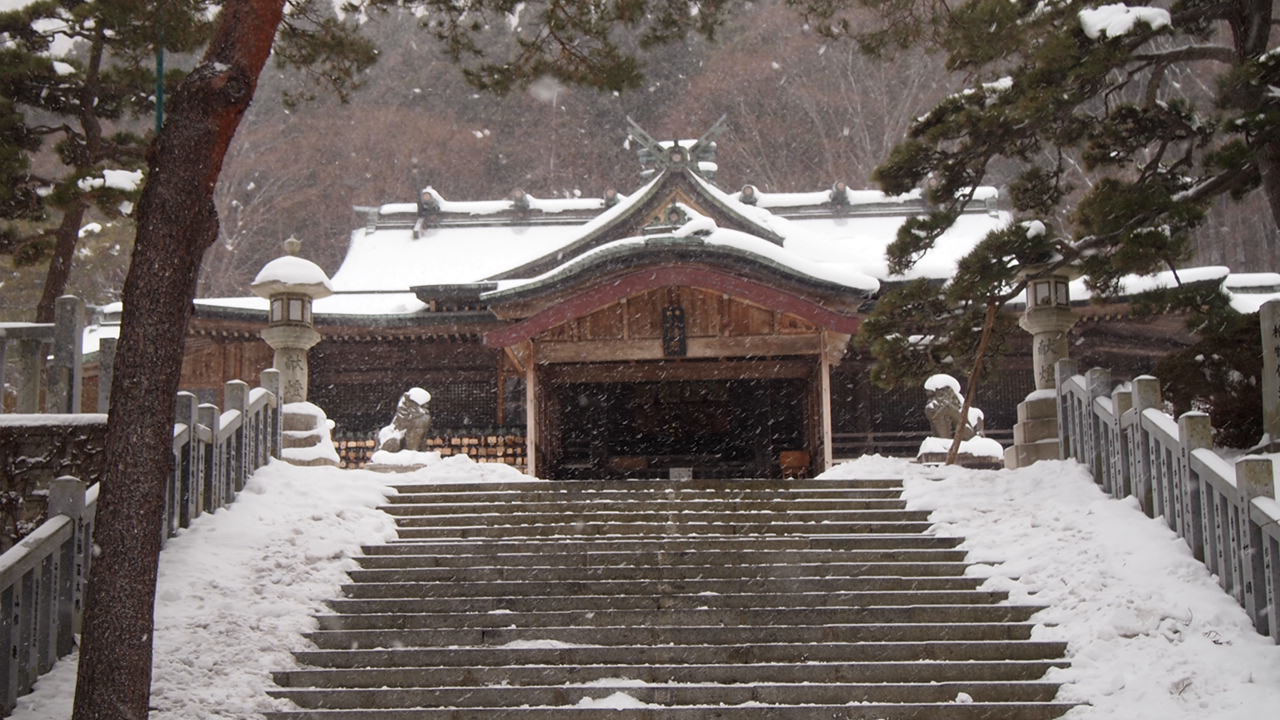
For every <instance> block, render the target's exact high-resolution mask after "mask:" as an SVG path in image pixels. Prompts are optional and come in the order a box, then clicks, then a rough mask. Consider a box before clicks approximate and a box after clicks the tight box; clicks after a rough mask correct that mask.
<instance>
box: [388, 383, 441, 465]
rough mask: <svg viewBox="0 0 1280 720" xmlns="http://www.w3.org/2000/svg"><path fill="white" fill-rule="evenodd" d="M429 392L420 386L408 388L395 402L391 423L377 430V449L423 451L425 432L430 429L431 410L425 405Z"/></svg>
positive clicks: (427, 402) (424, 447)
mask: <svg viewBox="0 0 1280 720" xmlns="http://www.w3.org/2000/svg"><path fill="white" fill-rule="evenodd" d="M430 402H431V393H429V392H427V391H426V390H423V389H422V388H419V387H415V388H409V389H408V390H406V391H405V393H404V394H403V395H401V396H400V402H398V403H396V416H395V417H394V418H392V420H391V424H390V425H388V426H386V427H384V428H382V429H381V430H379V431H378V449H379V450H386V451H387V452H400V451H401V450H413V451H425V450H426V449H427V433H428V432H430V430H431V411H430V410H428V409H427V405H428V404H429V403H430Z"/></svg>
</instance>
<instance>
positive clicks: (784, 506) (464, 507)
mask: <svg viewBox="0 0 1280 720" xmlns="http://www.w3.org/2000/svg"><path fill="white" fill-rule="evenodd" d="M905 507H906V502H905V501H903V500H897V499H893V498H830V499H809V498H790V497H789V498H777V499H758V498H742V499H725V498H720V497H713V498H707V499H697V500H692V499H691V500H685V499H667V498H658V499H634V500H601V499H596V498H592V497H590V496H584V497H583V498H581V499H575V500H561V501H540V500H517V499H512V500H497V501H490V502H459V503H408V502H396V503H392V504H389V505H383V506H381V507H380V508H379V509H380V510H382V511H383V512H386V513H388V514H390V515H422V514H432V515H440V516H446V515H471V514H492V513H521V514H528V513H555V512H575V513H581V512H664V513H665V512H687V511H690V510H692V511H697V512H721V513H723V512H756V511H760V510H767V511H773V512H780V511H786V512H796V511H801V512H810V511H824V510H901V509H903V508H905Z"/></svg>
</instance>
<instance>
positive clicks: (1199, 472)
mask: <svg viewBox="0 0 1280 720" xmlns="http://www.w3.org/2000/svg"><path fill="white" fill-rule="evenodd" d="M1055 371H1056V379H1057V401H1058V412H1059V427H1060V434H1059V442H1060V452H1061V457H1064V458H1071V459H1075V460H1077V461H1078V462H1080V463H1082V464H1083V465H1084V466H1085V467H1086V468H1088V469H1089V471H1090V473H1091V474H1092V475H1093V478H1094V480H1095V481H1096V482H1097V483H1098V484H1099V485H1100V486H1101V487H1102V489H1103V490H1104V491H1106V492H1107V493H1109V494H1110V495H1111V496H1113V497H1116V498H1122V497H1127V496H1129V495H1133V496H1134V497H1136V498H1137V499H1138V502H1139V504H1140V505H1141V507H1142V510H1143V512H1145V513H1146V514H1147V515H1148V516H1150V517H1153V518H1160V519H1161V520H1163V522H1165V523H1166V524H1167V525H1168V526H1169V528H1170V529H1172V530H1173V531H1174V532H1176V533H1177V534H1178V535H1179V536H1180V537H1181V538H1182V539H1183V540H1184V541H1186V543H1187V545H1188V547H1190V548H1191V552H1192V553H1194V554H1195V557H1196V558H1197V559H1199V560H1201V561H1203V562H1204V564H1205V565H1206V566H1207V567H1208V569H1209V571H1210V572H1211V573H1213V574H1214V575H1216V576H1217V577H1218V583H1219V584H1220V585H1221V586H1222V588H1223V590H1225V591H1226V592H1227V593H1229V594H1230V595H1231V596H1232V597H1234V598H1235V599H1236V602H1238V603H1240V605H1241V606H1242V607H1244V609H1245V612H1247V613H1248V615H1249V618H1250V619H1251V620H1252V621H1253V624H1254V627H1256V628H1257V629H1258V632H1260V633H1262V634H1264V635H1269V636H1270V637H1271V638H1272V639H1273V640H1274V641H1276V642H1277V643H1280V614H1278V613H1280V607H1278V605H1280V601H1278V600H1277V593H1278V592H1280V503H1277V502H1276V482H1275V479H1274V475H1273V470H1272V463H1271V460H1269V459H1267V458H1263V457H1244V458H1241V459H1239V460H1236V461H1234V462H1231V461H1229V460H1226V459H1224V458H1223V457H1221V456H1219V455H1218V454H1217V453H1215V452H1214V451H1213V450H1212V448H1211V445H1212V440H1213V428H1212V427H1211V426H1210V424H1209V417H1208V416H1207V415H1205V414H1204V413H1201V412H1188V413H1184V414H1183V415H1182V416H1180V417H1179V418H1177V419H1176V420H1175V419H1174V418H1173V417H1170V416H1169V415H1168V414H1166V413H1165V412H1164V410H1163V402H1162V401H1161V397H1160V382H1159V380H1157V379H1156V378H1154V377H1150V376H1143V377H1138V378H1135V379H1134V380H1133V382H1132V383H1131V384H1123V385H1120V386H1118V387H1117V386H1115V384H1114V383H1112V381H1111V374H1110V372H1109V371H1107V370H1103V369H1101V368H1094V369H1092V370H1089V371H1088V372H1086V373H1084V374H1080V373H1079V372H1078V368H1077V366H1076V363H1075V361H1072V360H1059V361H1058V363H1057V365H1056V368H1055ZM1271 400H1272V401H1274V400H1275V399H1274V398H1272V399H1271Z"/></svg>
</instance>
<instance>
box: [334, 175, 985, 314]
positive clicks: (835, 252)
mask: <svg viewBox="0 0 1280 720" xmlns="http://www.w3.org/2000/svg"><path fill="white" fill-rule="evenodd" d="M691 177H692V178H693V179H694V181H695V182H697V183H698V184H699V185H700V186H701V189H702V190H703V191H704V192H705V193H706V194H707V196H708V197H710V198H713V199H714V200H715V201H716V202H718V203H720V204H722V205H723V207H724V209H726V210H728V211H729V212H731V213H733V214H736V215H739V216H741V217H742V218H743V219H744V221H745V222H747V223H749V224H751V225H755V226H757V227H759V228H760V229H761V230H760V231H761V232H764V233H765V234H773V235H775V236H777V237H779V238H781V239H782V242H781V247H778V245H779V244H778V243H773V242H766V241H765V240H763V239H761V238H758V237H753V236H751V235H748V234H746V233H742V232H731V231H730V230H729V229H728V228H717V230H716V232H715V233H714V237H708V238H707V240H708V242H709V243H710V244H722V245H728V244H734V245H735V247H737V249H738V250H740V251H741V252H744V253H751V254H755V255H758V256H759V257H760V259H761V260H763V261H767V262H769V263H772V264H777V265H783V266H785V267H787V268H789V269H791V270H794V271H795V272H797V273H799V274H803V275H808V276H811V277H815V278H819V279H822V280H824V281H829V282H838V283H839V284H843V285H847V286H850V287H854V288H857V289H859V290H862V291H869V292H874V290H875V289H876V281H880V280H895V279H904V278H900V277H895V276H893V275H891V274H890V273H889V272H888V268H887V265H886V262H885V259H884V253H885V249H886V247H887V246H888V245H889V243H891V242H893V240H894V238H895V237H896V234H897V231H898V228H899V227H900V226H901V225H902V223H903V222H905V221H906V219H907V218H908V217H911V216H913V215H917V214H919V213H921V212H923V210H924V206H923V204H922V202H921V200H920V198H919V196H918V194H908V195H903V196H886V195H885V194H883V193H881V192H879V191H874V190H860V191H847V202H846V203H844V204H836V203H832V202H831V200H830V196H831V192H830V191H829V190H823V191H820V192H814V193H759V194H758V196H757V197H758V200H757V202H756V203H755V204H748V203H744V202H742V201H741V200H740V198H739V195H740V193H726V192H724V191H723V190H721V189H719V188H717V187H716V186H715V185H713V184H711V183H710V182H707V181H706V180H704V179H702V178H700V177H698V176H696V175H691ZM660 181H661V176H659V177H657V178H654V179H652V180H650V181H649V182H648V183H647V184H646V185H645V186H643V187H641V188H639V189H638V190H636V191H635V192H633V193H631V194H630V195H625V196H624V195H619V196H618V201H617V202H616V203H615V204H613V205H612V206H611V207H608V208H607V209H606V208H605V207H604V203H603V201H598V200H583V199H580V198H574V199H571V200H567V201H563V202H564V203H565V205H566V206H572V209H574V210H579V211H580V210H582V209H583V208H584V207H587V206H591V205H592V204H593V203H598V204H596V205H595V207H597V208H598V209H599V210H600V212H599V213H598V214H597V215H595V216H594V217H592V218H590V219H587V220H585V221H583V222H581V223H580V224H522V223H520V222H518V220H517V219H515V218H512V217H511V215H512V211H511V207H512V205H511V201H506V200H503V201H492V202H487V203H460V202H456V201H446V200H444V199H443V198H438V200H437V202H438V203H439V208H440V210H441V212H451V213H465V214H467V215H468V216H470V217H471V220H470V221H469V222H465V223H464V222H440V223H438V224H433V223H431V222H426V223H422V224H418V225H417V226H416V229H415V227H414V223H413V222H410V220H412V219H414V218H406V217H405V216H406V215H408V214H409V213H413V214H414V216H415V217H416V213H417V206H416V205H415V204H412V203H402V204H396V205H383V206H381V208H380V210H379V215H380V221H379V222H378V223H376V224H375V225H374V226H373V227H371V228H370V227H364V228H359V229H357V230H356V231H355V232H353V233H352V237H351V244H350V246H349V248H348V252H347V255H346V258H345V259H344V260H343V262H342V265H341V267H339V269H338V270H337V272H335V273H334V275H333V280H332V283H333V287H334V289H335V290H337V291H339V292H343V291H345V292H358V291H376V292H385V291H390V290H407V289H409V288H411V287H419V286H425V285H448V284H463V283H475V282H479V281H482V280H486V279H491V278H495V277H504V276H505V277H508V280H507V281H506V282H504V283H503V286H504V289H505V288H507V287H511V286H514V285H519V284H523V283H526V282H532V281H533V280H535V279H536V278H537V277H539V276H543V275H546V274H547V272H548V271H546V270H541V271H539V272H535V273H531V274H530V275H529V276H526V277H519V278H516V277H511V276H507V275H504V273H510V272H511V271H513V270H514V269H516V268H520V267H521V266H524V265H527V264H530V263H532V262H534V261H537V260H541V259H545V258H552V259H558V260H560V261H563V262H569V261H571V260H581V259H582V257H583V254H584V253H587V252H593V251H595V250H598V249H599V247H598V246H596V247H594V248H593V247H585V246H584V247H583V248H582V249H581V251H578V250H575V248H577V247H578V245H579V244H580V243H582V242H583V241H584V240H585V239H589V238H591V237H592V236H593V235H595V234H598V233H599V232H600V231H601V230H602V229H605V228H607V227H609V226H610V224H611V223H614V222H615V221H617V220H618V219H619V218H621V217H623V216H625V215H627V214H628V213H631V212H633V210H634V209H635V207H636V206H637V205H639V204H641V203H643V202H645V201H647V200H649V199H650V198H651V197H652V193H653V190H654V189H655V186H656V185H657V183H659V182H660ZM429 190H430V189H429ZM430 192H431V193H433V194H435V195H437V196H438V193H435V191H434V190H430ZM994 196H995V191H994V190H992V189H986V188H984V189H981V191H980V193H979V198H978V199H980V200H984V201H985V200H987V199H990V198H993V197H994ZM824 208H825V209H824ZM976 210H977V212H971V213H966V214H965V215H963V216H961V218H960V219H959V221H958V222H957V223H956V225H955V227H953V228H952V230H951V231H949V232H948V233H946V234H945V235H944V236H943V237H942V238H941V240H940V241H939V243H938V246H937V248H936V249H935V250H934V252H932V253H930V254H929V255H927V256H926V257H925V259H924V260H922V261H921V262H920V263H919V264H918V265H917V266H916V268H914V269H913V270H912V271H911V273H910V274H909V275H908V276H906V277H907V278H915V277H934V278H945V277H949V276H950V275H952V274H953V273H954V272H955V268H956V263H957V261H958V260H959V258H960V257H962V256H963V255H964V254H965V253H966V252H968V250H969V249H970V248H972V247H973V245H974V244H975V243H977V241H978V240H980V239H981V238H982V237H983V236H985V235H986V234H987V233H988V232H990V231H991V230H994V229H998V228H1000V227H1003V226H1004V225H1005V224H1007V223H1008V222H1009V221H1010V216H1009V215H1008V213H1005V212H999V211H994V210H992V211H987V210H986V206H985V205H980V206H978V207H977V208H976ZM552 211H554V210H552ZM819 211H820V212H819ZM395 213H401V214H402V215H401V216H400V217H399V218H395V217H392V216H393V215H394V214H395ZM476 216H488V217H489V218H490V219H491V222H487V223H485V222H475V219H476ZM753 240H759V242H753ZM607 242H608V243H610V244H611V243H622V244H626V243H633V244H634V243H639V242H642V240H640V239H637V238H634V237H632V238H626V237H623V238H615V239H611V240H608V241H607ZM766 245H769V246H771V247H766ZM616 247H617V246H615V249H616ZM561 253H563V255H561ZM555 264H556V265H559V264H561V263H560V262H556V263H555ZM316 312H321V309H320V305H317V306H316Z"/></svg>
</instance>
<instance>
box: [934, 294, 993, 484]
mask: <svg viewBox="0 0 1280 720" xmlns="http://www.w3.org/2000/svg"><path fill="white" fill-rule="evenodd" d="M1000 305H1001V303H996V302H989V303H987V313H986V315H985V316H984V317H983V320H982V337H981V338H979V340H978V351H977V353H975V354H974V357H973V372H971V373H969V386H968V387H966V388H965V390H964V405H962V406H961V407H960V422H959V424H958V425H957V426H956V434H955V435H954V436H953V437H952V438H951V447H950V449H948V450H947V462H946V464H947V465H955V464H956V458H957V457H959V455H960V443H961V442H962V441H961V439H960V438H961V436H962V435H963V434H964V426H965V424H966V423H968V422H969V408H971V407H973V399H974V398H975V397H977V396H978V388H979V387H981V386H982V370H983V368H984V367H985V366H986V362H987V348H988V347H989V346H990V345H991V334H992V332H993V331H994V330H995V327H996V318H997V316H998V315H999V312H1000Z"/></svg>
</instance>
